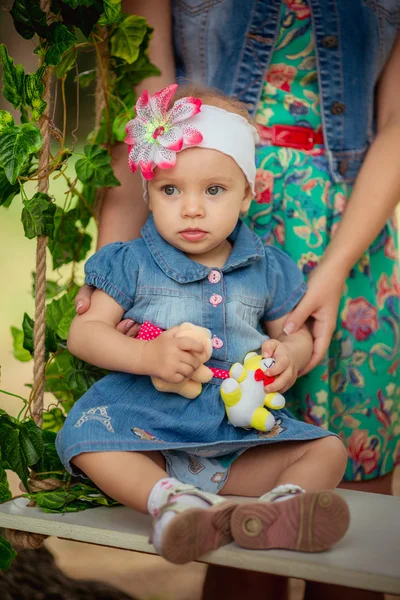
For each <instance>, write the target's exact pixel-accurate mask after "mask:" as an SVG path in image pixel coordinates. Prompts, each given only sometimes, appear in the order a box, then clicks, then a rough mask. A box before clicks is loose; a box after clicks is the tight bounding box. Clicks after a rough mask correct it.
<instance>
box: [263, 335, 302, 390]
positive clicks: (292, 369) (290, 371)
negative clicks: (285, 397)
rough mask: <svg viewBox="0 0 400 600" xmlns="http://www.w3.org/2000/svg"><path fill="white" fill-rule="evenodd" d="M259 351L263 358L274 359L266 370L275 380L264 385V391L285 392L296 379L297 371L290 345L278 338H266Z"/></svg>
mask: <svg viewBox="0 0 400 600" xmlns="http://www.w3.org/2000/svg"><path fill="white" fill-rule="evenodd" d="M261 351H262V355H263V357H264V358H273V359H274V360H275V364H274V365H273V366H272V367H271V368H270V369H268V371H267V372H266V374H267V375H269V376H271V377H275V381H274V382H273V383H270V384H268V385H266V386H265V387H264V391H265V393H266V394H270V393H272V392H282V393H283V392H286V390H288V389H289V388H290V387H292V385H293V384H294V382H295V381H296V379H297V375H298V371H299V367H298V364H297V361H296V359H295V356H294V355H293V353H292V350H291V348H290V345H289V344H285V342H280V341H279V340H267V341H266V342H264V343H263V345H262V348H261Z"/></svg>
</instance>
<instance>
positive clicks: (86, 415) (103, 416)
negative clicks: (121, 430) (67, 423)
mask: <svg viewBox="0 0 400 600" xmlns="http://www.w3.org/2000/svg"><path fill="white" fill-rule="evenodd" d="M107 408H108V407H107V406H96V408H90V409H89V410H87V411H84V412H83V414H82V416H81V417H79V419H78V420H77V422H76V423H75V427H82V425H83V424H84V423H86V422H87V421H91V420H93V421H100V422H101V423H103V425H104V426H105V427H106V429H107V431H109V432H110V433H115V431H114V429H113V426H112V425H111V417H109V416H108V414H107Z"/></svg>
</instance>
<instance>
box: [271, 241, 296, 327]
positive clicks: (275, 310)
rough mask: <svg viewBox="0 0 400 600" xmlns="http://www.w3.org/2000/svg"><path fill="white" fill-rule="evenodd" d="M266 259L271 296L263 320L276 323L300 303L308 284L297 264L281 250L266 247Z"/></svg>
mask: <svg viewBox="0 0 400 600" xmlns="http://www.w3.org/2000/svg"><path fill="white" fill-rule="evenodd" d="M265 257H266V261H267V286H268V291H269V295H268V302H267V305H266V307H265V312H264V315H263V320H264V321H275V320H276V319H279V318H280V317H283V316H284V315H286V314H288V313H289V312H290V311H291V310H293V308H294V307H295V306H296V305H297V304H298V303H299V302H300V300H301V299H302V297H303V296H304V294H305V293H306V284H305V282H304V278H303V274H302V272H301V271H300V269H299V268H298V266H297V265H296V263H295V262H294V261H293V260H292V259H291V258H290V256H288V255H287V254H286V253H285V252H283V251H282V250H279V248H275V247H274V246H266V247H265Z"/></svg>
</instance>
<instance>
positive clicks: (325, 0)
mask: <svg viewBox="0 0 400 600" xmlns="http://www.w3.org/2000/svg"><path fill="white" fill-rule="evenodd" d="M281 2H282V0H264V1H263V2H260V1H259V0H246V2H240V9H239V10H238V2H237V1H236V0H203V1H202V0H174V1H173V15H174V40H175V55H176V61H177V75H178V79H190V80H193V81H198V82H202V83H205V84H207V85H209V86H212V87H215V88H217V89H219V90H221V91H222V92H224V93H225V94H228V95H232V96H235V97H237V98H239V100H241V101H242V102H245V103H246V104H247V106H248V108H249V110H250V111H251V112H253V113H254V112H255V110H256V107H257V104H258V102H259V100H260V96H261V91H262V86H263V81H264V77H265V74H266V72H267V70H268V66H269V62H270V59H271V55H272V52H273V49H274V44H275V40H276V37H277V33H278V28H279V14H280V6H281ZM309 3H310V7H311V12H312V19H313V26H314V37H315V45H316V56H317V65H318V72H319V87H320V94H321V109H322V120H323V126H324V136H325V143H326V151H327V156H328V159H329V166H330V170H331V175H332V177H333V179H334V180H335V181H337V182H339V181H346V182H353V181H354V179H355V177H356V175H357V173H358V171H359V169H360V167H361V164H362V161H363V159H364V156H365V154H366V152H367V150H368V147H369V145H370V144H371V141H372V140H373V137H374V134H375V114H374V110H375V103H374V93H375V86H376V83H377V81H378V79H379V77H380V75H381V73H382V69H383V67H384V65H385V63H386V61H387V59H388V57H389V55H390V52H391V50H392V47H393V44H394V42H395V38H396V34H397V32H398V31H399V29H400V0H309Z"/></svg>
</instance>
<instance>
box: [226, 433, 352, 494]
mask: <svg viewBox="0 0 400 600" xmlns="http://www.w3.org/2000/svg"><path fill="white" fill-rule="evenodd" d="M346 463H347V454H346V450H345V447H344V446H343V444H342V442H341V441H340V440H339V439H338V438H336V437H334V436H330V437H324V438H319V439H317V440H312V441H306V442H280V443H276V444H270V445H265V446H258V447H257V448H252V449H250V450H247V452H245V453H244V454H242V456H240V457H239V458H238V459H237V460H236V461H235V462H234V463H233V465H232V467H231V471H230V474H229V478H228V481H227V482H226V484H225V486H224V487H223V489H222V490H221V494H222V495H230V494H232V495H239V496H253V497H254V496H255V497H259V496H262V494H265V493H266V492H268V491H269V490H271V489H273V488H274V487H276V486H278V485H281V484H285V483H292V484H295V485H299V486H300V487H302V488H304V489H305V490H306V491H308V492H312V491H317V490H322V489H333V488H335V487H336V486H337V485H338V484H339V482H340V481H341V479H342V477H343V474H344V471H345V469H346Z"/></svg>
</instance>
